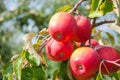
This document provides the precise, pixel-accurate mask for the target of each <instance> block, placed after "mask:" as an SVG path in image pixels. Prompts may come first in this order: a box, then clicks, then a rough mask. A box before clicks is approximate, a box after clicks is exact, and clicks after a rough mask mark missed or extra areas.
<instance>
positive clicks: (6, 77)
mask: <svg viewBox="0 0 120 80" xmlns="http://www.w3.org/2000/svg"><path fill="white" fill-rule="evenodd" d="M12 72H13V67H12V63H11V62H8V63H6V64H5V66H4V68H3V72H2V75H3V80H12Z"/></svg>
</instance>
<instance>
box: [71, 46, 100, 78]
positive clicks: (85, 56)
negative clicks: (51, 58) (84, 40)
mask: <svg viewBox="0 0 120 80" xmlns="http://www.w3.org/2000/svg"><path fill="white" fill-rule="evenodd" d="M99 64H100V57H99V55H98V53H97V52H96V51H95V50H94V49H92V48H90V47H80V48H77V49H76V50H75V51H74V52H73V53H72V55H71V57H70V68H71V72H72V74H73V76H74V77H75V78H76V79H77V80H86V79H89V78H91V77H93V75H94V74H95V73H96V72H97V71H98V69H99Z"/></svg>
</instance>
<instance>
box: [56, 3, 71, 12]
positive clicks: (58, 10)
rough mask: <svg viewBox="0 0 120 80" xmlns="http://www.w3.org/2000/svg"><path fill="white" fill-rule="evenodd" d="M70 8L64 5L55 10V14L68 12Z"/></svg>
mask: <svg viewBox="0 0 120 80" xmlns="http://www.w3.org/2000/svg"><path fill="white" fill-rule="evenodd" d="M71 8H72V7H71V6H70V5H65V6H63V7H61V8H59V9H57V11H56V12H69V11H70V9H71Z"/></svg>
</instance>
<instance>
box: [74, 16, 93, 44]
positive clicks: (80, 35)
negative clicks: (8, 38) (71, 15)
mask: <svg viewBox="0 0 120 80" xmlns="http://www.w3.org/2000/svg"><path fill="white" fill-rule="evenodd" d="M75 19H76V21H77V33H76V36H75V38H74V40H75V41H77V42H85V41H87V40H88V39H89V38H90V36H91V30H92V25H91V23H90V21H89V19H88V18H87V17H85V16H76V17H75Z"/></svg>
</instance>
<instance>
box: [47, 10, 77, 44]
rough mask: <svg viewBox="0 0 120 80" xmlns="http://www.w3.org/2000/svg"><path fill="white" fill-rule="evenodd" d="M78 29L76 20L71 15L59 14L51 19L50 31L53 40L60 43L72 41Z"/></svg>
mask: <svg viewBox="0 0 120 80" xmlns="http://www.w3.org/2000/svg"><path fill="white" fill-rule="evenodd" d="M76 28H77V23H76V20H75V18H74V17H73V16H72V15H71V14H69V13H66V12H59V13H56V14H55V15H53V16H52V18H51V19H50V22H49V27H48V30H49V33H50V35H51V36H52V38H54V39H55V40H57V41H60V42H66V41H70V40H72V38H73V36H74V35H75V32H76Z"/></svg>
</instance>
